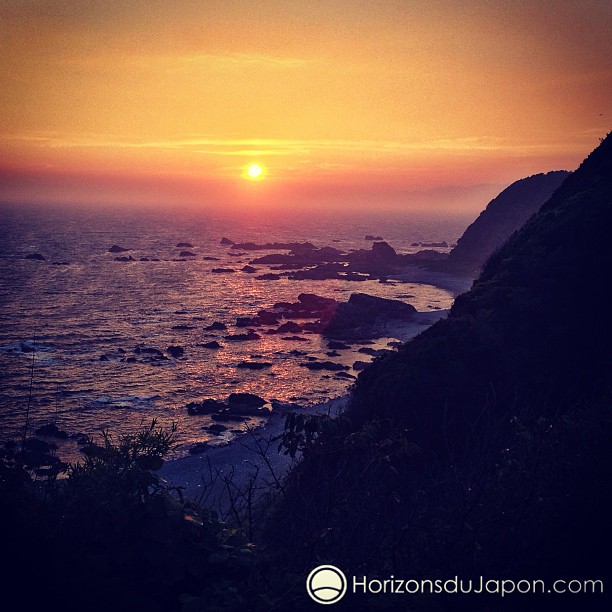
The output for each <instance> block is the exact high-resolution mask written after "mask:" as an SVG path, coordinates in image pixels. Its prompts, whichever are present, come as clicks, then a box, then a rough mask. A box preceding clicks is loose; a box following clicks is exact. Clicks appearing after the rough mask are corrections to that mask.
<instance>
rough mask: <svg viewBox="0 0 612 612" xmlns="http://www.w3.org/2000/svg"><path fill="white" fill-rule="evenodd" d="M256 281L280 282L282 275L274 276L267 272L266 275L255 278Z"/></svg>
mask: <svg viewBox="0 0 612 612" xmlns="http://www.w3.org/2000/svg"><path fill="white" fill-rule="evenodd" d="M255 279H256V280H280V279H281V276H280V274H272V272H267V273H266V274H260V275H259V276H256V277H255Z"/></svg>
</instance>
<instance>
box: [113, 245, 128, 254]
mask: <svg viewBox="0 0 612 612" xmlns="http://www.w3.org/2000/svg"><path fill="white" fill-rule="evenodd" d="M131 250H132V249H125V248H123V247H121V246H118V245H116V244H113V246H112V247H110V248H109V249H108V252H109V253H125V252H126V251H131Z"/></svg>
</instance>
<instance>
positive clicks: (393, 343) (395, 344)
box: [387, 340, 404, 348]
mask: <svg viewBox="0 0 612 612" xmlns="http://www.w3.org/2000/svg"><path fill="white" fill-rule="evenodd" d="M387 346H392V347H393V348H399V347H400V346H404V342H400V341H399V340H391V341H390V342H387Z"/></svg>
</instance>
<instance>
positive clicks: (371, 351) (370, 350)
mask: <svg viewBox="0 0 612 612" xmlns="http://www.w3.org/2000/svg"><path fill="white" fill-rule="evenodd" d="M357 352H358V353H363V354H364V355H376V349H373V348H371V347H369V346H362V347H361V348H360V349H359V350H358V351H357Z"/></svg>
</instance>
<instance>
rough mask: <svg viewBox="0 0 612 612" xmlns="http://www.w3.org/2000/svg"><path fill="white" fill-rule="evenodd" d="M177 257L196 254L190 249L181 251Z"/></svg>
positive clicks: (194, 255)
mask: <svg viewBox="0 0 612 612" xmlns="http://www.w3.org/2000/svg"><path fill="white" fill-rule="evenodd" d="M179 257H196V254H195V253H192V252H191V251H181V252H180V253H179Z"/></svg>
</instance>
